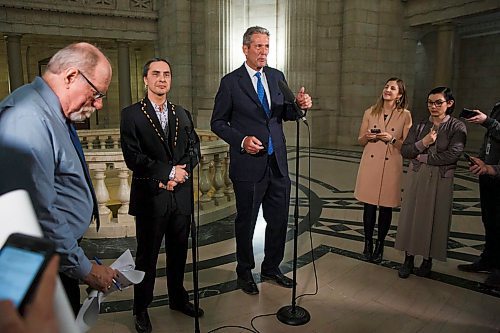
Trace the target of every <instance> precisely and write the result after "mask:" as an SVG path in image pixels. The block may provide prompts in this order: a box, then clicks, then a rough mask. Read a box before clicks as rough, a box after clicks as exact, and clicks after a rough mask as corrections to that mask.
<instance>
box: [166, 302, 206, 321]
mask: <svg viewBox="0 0 500 333" xmlns="http://www.w3.org/2000/svg"><path fill="white" fill-rule="evenodd" d="M169 307H170V309H172V310H175V311H180V312H182V313H184V314H185V315H186V316H189V317H193V318H194V317H196V310H195V308H194V304H193V303H191V302H187V303H184V304H181V305H176V304H170V305H169ZM204 314H205V311H203V309H202V308H200V307H199V308H198V318H201V317H203V315H204Z"/></svg>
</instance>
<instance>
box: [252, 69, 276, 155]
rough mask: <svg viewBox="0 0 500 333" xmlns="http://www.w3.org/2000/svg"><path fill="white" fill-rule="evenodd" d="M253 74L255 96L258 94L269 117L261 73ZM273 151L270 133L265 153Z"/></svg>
mask: <svg viewBox="0 0 500 333" xmlns="http://www.w3.org/2000/svg"><path fill="white" fill-rule="evenodd" d="M255 76H256V77H257V96H259V101H260V104H262V107H263V108H264V111H265V112H266V115H267V117H268V118H271V110H270V109H269V103H268V102H267V96H266V91H265V90H264V85H263V84H262V79H261V78H260V76H261V73H260V72H257V73H255ZM273 152H274V148H273V141H272V139H271V135H269V143H268V148H267V154H268V155H272V153H273Z"/></svg>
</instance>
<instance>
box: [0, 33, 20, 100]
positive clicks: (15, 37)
mask: <svg viewBox="0 0 500 333" xmlns="http://www.w3.org/2000/svg"><path fill="white" fill-rule="evenodd" d="M21 37H22V35H19V34H8V35H5V36H4V38H5V41H6V44H7V62H8V63H9V83H10V91H11V92H12V91H14V90H15V89H16V88H18V87H20V86H22V85H23V84H24V79H23V62H22V60H21V59H22V58H21Z"/></svg>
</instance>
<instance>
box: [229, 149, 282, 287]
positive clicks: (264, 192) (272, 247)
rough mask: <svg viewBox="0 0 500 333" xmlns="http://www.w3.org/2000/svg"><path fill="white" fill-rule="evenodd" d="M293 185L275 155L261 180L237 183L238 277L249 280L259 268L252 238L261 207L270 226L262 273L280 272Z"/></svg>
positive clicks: (234, 183) (235, 186) (235, 191)
mask: <svg viewBox="0 0 500 333" xmlns="http://www.w3.org/2000/svg"><path fill="white" fill-rule="evenodd" d="M290 186H291V182H290V178H289V177H288V175H285V176H283V175H281V173H280V171H279V169H278V165H277V163H276V158H275V157H274V155H272V156H269V162H268V167H267V170H266V172H265V175H264V177H263V178H262V179H261V180H260V181H258V182H240V181H234V180H233V188H234V194H235V196H236V211H237V213H236V220H235V236H236V259H237V261H238V263H237V266H236V273H237V274H238V277H241V278H244V279H248V278H249V277H250V276H251V270H252V269H253V268H255V260H254V254H253V245H252V239H253V235H254V231H255V224H256V221H257V215H258V213H259V207H260V205H261V204H262V210H263V215H264V219H265V220H266V223H267V225H266V231H265V241H264V261H263V262H262V266H261V271H262V272H263V273H266V274H279V273H280V270H279V264H280V263H281V261H282V260H283V256H284V252H285V240H286V230H287V225H288V207H289V204H290Z"/></svg>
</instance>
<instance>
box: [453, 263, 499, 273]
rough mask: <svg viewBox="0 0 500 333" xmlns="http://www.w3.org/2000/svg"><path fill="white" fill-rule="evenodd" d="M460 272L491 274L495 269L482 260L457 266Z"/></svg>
mask: <svg viewBox="0 0 500 333" xmlns="http://www.w3.org/2000/svg"><path fill="white" fill-rule="evenodd" d="M457 268H458V270H460V271H463V272H474V273H491V271H492V269H493V267H492V266H491V265H489V264H487V263H485V262H484V261H482V260H478V261H476V262H473V263H472V264H460V265H458V266H457Z"/></svg>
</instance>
